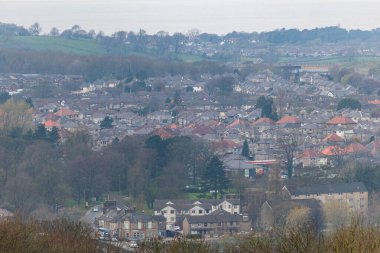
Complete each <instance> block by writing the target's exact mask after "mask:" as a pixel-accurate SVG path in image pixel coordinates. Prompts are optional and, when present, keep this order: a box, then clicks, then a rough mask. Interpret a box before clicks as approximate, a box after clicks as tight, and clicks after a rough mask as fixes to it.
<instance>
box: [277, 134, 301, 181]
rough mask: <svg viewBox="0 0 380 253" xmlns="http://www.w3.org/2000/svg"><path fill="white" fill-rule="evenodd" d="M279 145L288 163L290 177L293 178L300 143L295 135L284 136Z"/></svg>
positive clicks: (287, 168) (279, 140)
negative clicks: (296, 153) (295, 158)
mask: <svg viewBox="0 0 380 253" xmlns="http://www.w3.org/2000/svg"><path fill="white" fill-rule="evenodd" d="M278 143H279V148H280V150H281V151H282V153H283V157H284V160H285V162H286V170H287V172H288V177H289V178H291V177H292V176H293V159H294V155H295V152H296V151H297V147H298V145H299V141H298V140H297V138H296V137H295V136H294V135H283V136H281V137H280V138H279V139H278Z"/></svg>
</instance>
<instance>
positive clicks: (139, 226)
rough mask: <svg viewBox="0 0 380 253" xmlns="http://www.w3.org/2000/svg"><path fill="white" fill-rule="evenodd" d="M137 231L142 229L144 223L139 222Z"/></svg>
mask: <svg viewBox="0 0 380 253" xmlns="http://www.w3.org/2000/svg"><path fill="white" fill-rule="evenodd" d="M137 229H142V222H141V221H139V222H137Z"/></svg>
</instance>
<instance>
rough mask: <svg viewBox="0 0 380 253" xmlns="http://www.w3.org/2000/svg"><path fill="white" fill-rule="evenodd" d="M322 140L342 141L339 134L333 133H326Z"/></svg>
mask: <svg viewBox="0 0 380 253" xmlns="http://www.w3.org/2000/svg"><path fill="white" fill-rule="evenodd" d="M322 141H327V142H343V141H344V139H343V138H342V137H340V136H339V135H337V134H335V133H333V134H329V135H327V136H326V137H325V138H323V139H322Z"/></svg>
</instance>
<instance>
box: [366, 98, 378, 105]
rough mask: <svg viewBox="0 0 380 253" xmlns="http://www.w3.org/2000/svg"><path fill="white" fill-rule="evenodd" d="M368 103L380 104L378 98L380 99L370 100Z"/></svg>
mask: <svg viewBox="0 0 380 253" xmlns="http://www.w3.org/2000/svg"><path fill="white" fill-rule="evenodd" d="M368 104H371V105H380V100H378V99H375V100H369V101H368Z"/></svg>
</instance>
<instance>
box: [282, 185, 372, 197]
mask: <svg viewBox="0 0 380 253" xmlns="http://www.w3.org/2000/svg"><path fill="white" fill-rule="evenodd" d="M286 188H287V189H288V191H289V192H290V193H291V194H292V195H307V194H309V195H312V194H333V193H347V192H367V191H368V190H367V188H366V187H365V186H364V184H363V183H361V182H353V183H335V184H315V185H309V186H305V187H292V186H286Z"/></svg>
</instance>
